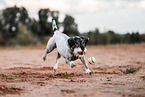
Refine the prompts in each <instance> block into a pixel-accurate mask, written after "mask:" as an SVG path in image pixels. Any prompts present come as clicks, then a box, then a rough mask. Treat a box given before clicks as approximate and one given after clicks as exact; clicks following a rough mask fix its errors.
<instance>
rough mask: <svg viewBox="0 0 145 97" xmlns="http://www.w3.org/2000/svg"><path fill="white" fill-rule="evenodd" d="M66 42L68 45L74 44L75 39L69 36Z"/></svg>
mask: <svg viewBox="0 0 145 97" xmlns="http://www.w3.org/2000/svg"><path fill="white" fill-rule="evenodd" d="M68 44H69V46H70V47H72V46H74V45H75V40H74V38H69V39H68Z"/></svg>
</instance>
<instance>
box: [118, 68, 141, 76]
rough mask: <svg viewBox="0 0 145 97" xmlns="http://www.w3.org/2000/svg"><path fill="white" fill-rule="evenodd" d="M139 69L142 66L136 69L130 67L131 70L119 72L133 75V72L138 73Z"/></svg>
mask: <svg viewBox="0 0 145 97" xmlns="http://www.w3.org/2000/svg"><path fill="white" fill-rule="evenodd" d="M141 68H142V66H139V67H137V68H134V67H131V68H129V69H126V70H122V69H120V71H121V72H123V73H124V74H129V73H135V72H137V71H139V70H140V69H141Z"/></svg>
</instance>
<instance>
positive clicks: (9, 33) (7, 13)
mask: <svg viewBox="0 0 145 97" xmlns="http://www.w3.org/2000/svg"><path fill="white" fill-rule="evenodd" d="M29 19H30V18H29V16H28V13H27V10H26V9H25V8H24V7H21V8H19V7H17V6H14V7H9V8H6V9H4V10H3V11H2V16H1V20H2V21H1V25H2V28H1V31H2V35H3V37H4V38H5V39H9V38H14V37H15V36H16V34H17V32H18V26H19V24H20V23H23V24H27V23H28V22H29Z"/></svg>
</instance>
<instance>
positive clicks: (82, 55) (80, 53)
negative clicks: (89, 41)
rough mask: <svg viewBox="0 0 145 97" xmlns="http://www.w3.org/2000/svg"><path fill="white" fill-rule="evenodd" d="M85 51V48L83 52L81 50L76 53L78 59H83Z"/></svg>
mask: <svg viewBox="0 0 145 97" xmlns="http://www.w3.org/2000/svg"><path fill="white" fill-rule="evenodd" d="M86 51H87V49H86V48H85V50H84V51H83V50H80V51H78V57H79V58H80V57H84V55H85V54H86Z"/></svg>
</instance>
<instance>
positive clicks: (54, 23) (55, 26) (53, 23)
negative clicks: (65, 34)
mask: <svg viewBox="0 0 145 97" xmlns="http://www.w3.org/2000/svg"><path fill="white" fill-rule="evenodd" d="M52 30H53V32H55V31H56V30H58V29H57V25H56V22H55V20H54V19H52Z"/></svg>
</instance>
